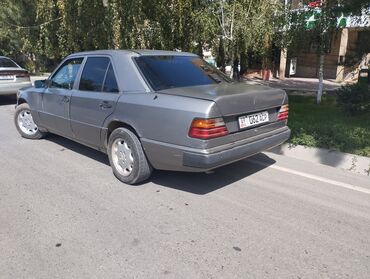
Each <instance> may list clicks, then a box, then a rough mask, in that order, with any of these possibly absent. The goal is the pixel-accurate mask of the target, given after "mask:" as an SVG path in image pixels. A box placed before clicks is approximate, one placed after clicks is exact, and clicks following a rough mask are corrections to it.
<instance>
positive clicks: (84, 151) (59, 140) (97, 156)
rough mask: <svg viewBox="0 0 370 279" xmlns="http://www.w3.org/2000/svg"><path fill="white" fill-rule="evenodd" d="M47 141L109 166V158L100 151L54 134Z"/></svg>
mask: <svg viewBox="0 0 370 279" xmlns="http://www.w3.org/2000/svg"><path fill="white" fill-rule="evenodd" d="M45 140H49V141H51V142H54V143H56V144H59V145H61V146H63V147H64V148H66V149H69V150H71V151H73V152H76V153H79V154H81V155H83V156H86V157H89V158H91V159H93V160H96V161H98V162H100V163H102V164H105V165H108V166H109V160H108V156H107V155H106V154H104V153H102V152H100V151H97V150H95V149H92V148H90V147H87V146H85V145H82V144H79V143H77V142H74V141H72V140H69V139H67V138H63V137H60V136H58V135H54V134H49V135H48V136H47V137H46V138H45Z"/></svg>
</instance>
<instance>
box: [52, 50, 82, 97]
mask: <svg viewBox="0 0 370 279" xmlns="http://www.w3.org/2000/svg"><path fill="white" fill-rule="evenodd" d="M80 58H82V62H81V65H80V68H79V69H78V72H77V74H76V78H75V81H74V83H73V86H72V88H71V89H65V88H59V87H50V85H51V80H52V79H53V78H54V77H55V75H56V74H57V73H58V72H59V70H60V69H61V68H62V67H63V65H64V64H65V63H66V62H67V61H68V60H75V59H80ZM85 61H86V57H85V56H83V55H79V56H72V57H71V56H67V57H66V58H64V59H63V61H62V62H61V63H60V64H59V66H58V67H57V68H56V69H55V70H54V71H53V72H52V74H51V75H50V76H49V78H48V79H47V88H52V89H64V90H74V89H76V83H77V81H78V83H79V77H80V75H81V71H82V68H83V66H84V65H85Z"/></svg>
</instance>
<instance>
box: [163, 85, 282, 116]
mask: <svg viewBox="0 0 370 279" xmlns="http://www.w3.org/2000/svg"><path fill="white" fill-rule="evenodd" d="M158 93H162V94H170V95H178V96H184V97H189V98H196V99H204V100H210V101H214V102H215V103H216V104H217V107H218V108H219V110H220V112H221V114H222V116H224V117H227V116H232V115H239V114H245V113H249V112H257V111H262V110H268V109H271V108H276V107H280V106H281V105H282V104H283V103H284V102H285V96H286V93H285V92H284V91H283V90H281V89H276V88H271V87H267V86H262V85H247V84H244V83H221V84H212V85H201V86H191V87H181V88H171V89H166V90H161V91H159V92H158Z"/></svg>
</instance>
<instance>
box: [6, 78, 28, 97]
mask: <svg viewBox="0 0 370 279" xmlns="http://www.w3.org/2000/svg"><path fill="white" fill-rule="evenodd" d="M29 86H32V84H31V82H30V81H29V82H12V83H2V84H0V95H10V94H17V93H18V90H20V89H22V88H24V87H29Z"/></svg>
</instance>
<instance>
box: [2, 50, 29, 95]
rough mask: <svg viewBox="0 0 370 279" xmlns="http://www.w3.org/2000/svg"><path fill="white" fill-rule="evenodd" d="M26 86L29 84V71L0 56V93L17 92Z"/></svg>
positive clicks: (9, 93)
mask: <svg viewBox="0 0 370 279" xmlns="http://www.w3.org/2000/svg"><path fill="white" fill-rule="evenodd" d="M27 86H31V80H30V75H29V73H28V72H27V71H26V70H25V69H23V68H21V67H20V66H19V65H18V64H17V63H15V62H14V61H13V60H11V59H10V58H7V57H4V56H0V95H11V94H17V92H18V90H19V89H21V88H23V87H27Z"/></svg>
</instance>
